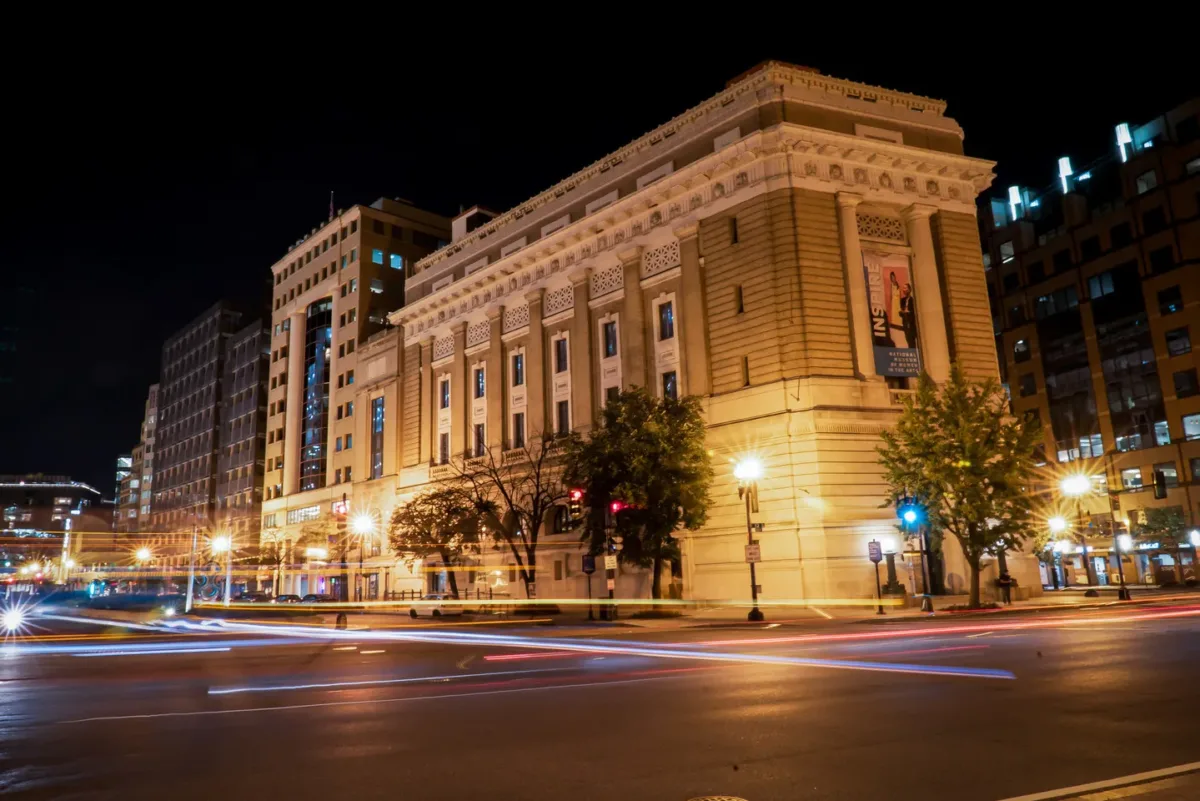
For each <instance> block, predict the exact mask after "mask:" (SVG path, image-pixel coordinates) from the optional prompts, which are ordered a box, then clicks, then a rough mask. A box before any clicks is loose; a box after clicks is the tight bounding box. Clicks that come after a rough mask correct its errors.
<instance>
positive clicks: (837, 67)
mask: <svg viewBox="0 0 1200 801" xmlns="http://www.w3.org/2000/svg"><path fill="white" fill-rule="evenodd" d="M430 33H431V40H432V41H437V37H434V36H432V31H431V32H430ZM593 33H595V34H599V33H600V31H593ZM613 33H614V35H618V36H619V37H620V38H621V39H622V41H623V42H624V45H623V46H622V47H619V48H617V49H615V50H612V51H606V52H605V53H600V52H599V51H588V50H587V49H584V50H581V51H579V53H580V56H579V57H573V58H566V57H565V54H557V53H553V52H550V51H546V50H544V49H542V50H534V49H525V48H522V47H520V46H513V47H511V48H505V49H503V50H501V49H497V48H495V47H486V48H472V47H459V48H456V49H454V50H453V51H450V50H447V51H446V54H445V55H441V56H439V55H436V54H435V55H429V54H423V55H422V56H420V57H419V58H418V57H414V58H412V59H411V60H408V61H406V60H405V59H404V58H402V57H400V56H397V55H395V54H394V53H393V52H391V51H392V50H394V51H395V52H401V51H403V50H404V48H403V47H394V48H391V49H389V53H388V56H387V58H386V60H379V61H376V62H337V63H334V64H328V63H323V62H324V59H322V58H320V57H317V58H315V60H313V59H310V58H307V57H305V56H304V55H303V54H302V53H301V50H302V48H299V47H297V48H289V47H278V49H276V50H275V51H273V52H272V53H271V55H272V59H271V60H272V61H273V62H274V63H275V64H277V66H275V67H272V68H267V69H263V68H261V67H254V66H250V65H242V64H237V63H234V61H233V57H232V56H230V54H229V52H227V51H224V50H222V49H221V48H219V47H217V48H215V49H213V50H208V51H206V52H205V53H204V54H178V55H176V54H173V53H170V52H156V53H140V52H139V53H136V54H134V53H125V54H124V55H120V56H117V57H113V56H112V53H111V52H106V53H105V54H104V57H102V58H94V59H81V61H80V62H79V63H78V64H75V65H74V66H75V67H76V70H75V72H74V74H73V75H72V77H71V79H70V82H69V83H55V82H54V81H55V80H56V79H54V78H52V77H50V75H49V74H48V73H47V74H45V75H42V74H41V73H38V72H36V71H34V72H30V71H28V70H26V71H24V72H22V73H21V75H22V78H21V80H20V81H17V80H10V81H8V83H9V84H10V87H9V88H11V89H12V90H13V92H14V93H15V94H13V95H10V97H9V101H8V103H7V104H6V105H7V109H8V111H9V112H10V115H9V124H8V125H6V126H5V127H6V138H8V142H7V144H6V145H5V148H6V154H7V157H6V159H5V162H6V164H5V167H4V179H3V184H4V189H3V192H0V203H2V204H3V218H2V219H3V224H2V227H0V233H2V236H0V301H2V303H0V314H2V315H3V317H0V325H7V326H12V325H16V326H17V327H18V328H19V330H18V332H17V343H16V344H17V348H18V350H17V353H16V354H15V358H13V354H11V353H6V352H0V380H4V379H5V378H7V379H9V380H10V383H4V384H0V473H24V472H35V471H41V472H47V473H50V472H54V473H66V474H70V475H72V476H74V477H75V478H77V479H80V480H84V481H87V482H89V483H91V484H93V485H94V486H96V487H97V488H99V489H100V490H101V491H103V492H104V493H105V494H111V492H112V490H113V484H114V475H113V473H114V470H113V462H114V459H115V458H116V456H117V454H118V453H120V452H127V451H128V450H129V449H130V448H131V447H132V446H133V445H134V444H135V442H136V439H137V436H138V426H139V423H140V421H141V416H142V404H143V401H144V399H145V394H146V388H147V386H148V385H149V384H151V383H152V382H154V381H156V380H157V377H158V369H159V352H160V351H159V349H160V347H161V343H162V341H163V339H164V338H166V337H167V336H169V335H170V334H171V333H172V332H173V331H174V330H176V329H177V328H179V327H180V326H182V325H183V324H185V323H186V322H187V321H188V320H189V319H191V318H192V317H193V316H195V315H196V314H198V313H199V312H200V311H202V310H203V309H205V308H206V307H208V306H209V305H211V304H212V303H213V302H215V301H216V300H217V299H219V298H221V297H222V296H225V297H229V298H231V299H233V300H235V301H237V302H240V303H242V304H246V305H251V304H254V303H255V302H256V301H259V300H261V301H262V303H263V304H264V305H265V303H266V300H265V298H266V294H267V281H268V279H269V268H270V265H271V264H272V263H273V262H274V261H275V260H276V259H277V258H279V257H280V256H281V255H282V254H283V253H284V252H285V250H286V248H287V245H288V244H289V243H290V242H292V241H294V240H295V239H296V238H298V237H299V236H301V235H302V234H304V233H305V232H307V231H308V230H309V228H311V227H312V226H313V225H314V224H318V223H320V222H321V221H323V219H324V217H325V214H326V212H327V209H328V204H329V192H330V190H333V191H335V192H336V198H337V200H336V203H337V205H338V206H339V207H346V206H349V205H351V204H352V203H356V202H361V203H369V202H371V201H372V200H374V199H375V198H376V197H378V196H380V195H388V196H401V197H405V198H408V199H411V200H413V201H414V202H416V203H417V204H418V205H421V206H425V207H427V208H429V209H431V210H434V211H439V212H442V213H447V214H450V213H454V212H456V211H457V209H458V207H459V204H466V205H471V204H474V203H483V204H485V205H488V206H490V207H492V208H496V209H507V208H509V207H510V206H512V205H514V204H516V203H519V202H520V201H522V200H524V199H526V198H528V197H530V196H532V195H534V194H536V193H537V192H539V191H541V190H542V189H545V188H547V187H549V186H550V185H551V184H553V183H554V182H556V181H558V180H560V179H562V178H564V177H566V176H567V175H569V174H570V173H572V172H573V171H575V170H577V169H579V168H581V167H583V166H585V165H587V164H588V163H590V162H591V161H593V160H595V159H596V158H598V157H600V156H602V155H604V154H605V153H608V152H610V151H612V150H614V149H616V148H617V147H619V146H621V145H623V144H625V143H626V142H628V141H629V140H631V139H633V138H635V137H636V136H638V135H640V134H642V133H644V132H646V131H648V130H650V129H651V128H654V127H655V126H657V125H659V124H661V123H663V122H665V121H667V120H668V119H669V118H671V117H672V116H674V115H675V114H677V113H679V112H681V111H683V110H684V109H686V108H688V107H689V106H691V105H693V104H695V103H697V102H699V101H701V100H703V99H704V98H706V97H708V96H709V95H711V94H714V93H715V92H717V91H718V90H720V89H721V87H722V86H723V85H724V83H725V81H726V80H728V79H729V78H731V77H733V76H735V75H737V74H739V73H741V72H743V71H744V70H746V69H748V68H750V67H751V66H753V65H754V64H755V63H757V62H759V61H761V60H764V59H766V58H777V59H780V60H785V61H792V62H794V63H800V64H805V65H808V66H812V67H815V68H817V69H819V70H821V71H822V72H825V73H826V74H830V75H835V76H838V77H845V78H850V79H855V80H861V81H864V82H867V83H873V84H876V85H881V86H886V87H890V88H894V89H900V90H904V91H910V92H916V93H919V94H925V95H931V96H933V97H938V98H943V99H945V100H946V101H948V103H949V109H948V112H947V113H948V114H950V115H951V116H953V117H954V118H956V119H957V120H958V121H959V123H960V124H961V125H962V126H963V128H964V129H965V130H966V134H967V138H966V149H967V152H968V153H969V154H970V155H973V156H979V157H982V158H988V159H993V160H996V161H998V162H1000V166H999V168H998V172H999V174H1000V178H999V180H998V181H997V184H996V185H997V186H1006V185H1007V184H1008V183H1010V182H1014V181H1019V182H1021V183H1028V184H1031V185H1034V186H1042V185H1046V184H1048V183H1050V182H1051V181H1052V180H1053V178H1054V174H1055V173H1054V164H1055V160H1056V159H1057V157H1058V156H1060V155H1065V154H1070V155H1072V156H1074V157H1075V158H1076V163H1077V164H1078V163H1081V160H1083V161H1086V160H1087V157H1088V156H1090V155H1095V154H1098V153H1099V152H1100V151H1101V150H1102V149H1103V148H1105V147H1107V146H1108V143H1109V141H1110V138H1111V135H1112V126H1113V125H1114V124H1115V123H1117V122H1121V121H1129V122H1135V123H1136V122H1139V121H1144V120H1146V119H1148V118H1150V117H1153V116H1155V115H1156V114H1158V113H1160V112H1162V111H1165V110H1166V109H1167V108H1169V107H1171V106H1173V105H1175V104H1177V103H1179V102H1181V101H1183V100H1185V99H1187V97H1189V96H1190V95H1192V94H1195V93H1196V92H1197V88H1198V87H1197V84H1198V83H1200V82H1197V81H1196V70H1195V67H1194V64H1193V65H1189V64H1188V63H1187V61H1186V60H1185V57H1184V56H1183V55H1181V56H1180V57H1179V60H1178V61H1177V62H1172V61H1171V58H1172V57H1170V56H1162V55H1158V56H1156V58H1155V59H1154V60H1150V61H1142V62H1141V63H1140V65H1139V66H1134V65H1132V64H1130V63H1128V62H1123V61H1121V60H1119V59H1100V58H1099V57H1098V56H1095V55H1093V56H1091V57H1088V56H1080V55H1079V54H1078V53H1068V54H1067V55H1065V56H1064V57H1063V58H1062V59H1061V61H1060V62H1059V63H1055V61H1054V58H1055V57H1054V56H1052V55H1049V56H1048V55H1046V54H1044V53H1042V54H1039V55H1038V56H1036V59H1037V67H1036V69H1029V68H1020V67H1017V66H1014V65H1013V61H1014V59H1015V58H1017V57H1016V56H1009V57H1005V58H1000V57H999V56H997V55H996V53H997V52H998V51H997V49H996V48H995V47H988V46H987V45H986V43H982V42H976V41H975V40H974V39H969V40H959V41H953V42H952V41H943V42H942V43H940V44H936V45H933V44H931V43H927V45H922V46H916V45H915V44H914V46H913V47H912V48H910V49H911V50H914V51H919V52H920V53H922V54H924V55H917V56H910V55H908V54H907V53H905V54H904V55H903V56H902V57H898V56H897V55H891V56H889V57H888V58H886V59H883V58H881V59H877V60H874V61H871V60H866V59H864V58H863V57H862V56H861V55H860V54H861V52H862V48H860V47H847V46H845V44H844V43H840V44H839V45H838V46H836V47H832V46H825V47H821V46H817V47H814V46H813V45H811V44H810V43H808V41H807V40H808V39H810V38H817V39H820V38H822V37H810V36H804V37H796V36H788V37H786V38H782V37H781V38H780V43H778V44H770V43H764V44H763V45H762V46H761V47H746V48H743V49H741V50H738V49H736V48H734V49H731V48H730V46H729V44H728V42H727V41H725V38H724V37H721V39H722V41H721V43H720V44H719V45H717V44H716V43H715V42H713V41H712V40H711V39H705V40H697V39H694V38H690V37H680V40H679V42H678V44H679V45H680V46H682V45H684V44H686V45H687V47H684V48H682V49H681V50H679V51H678V52H676V55H675V56H673V57H671V58H669V59H666V58H665V57H664V56H662V55H652V54H650V53H642V54H640V55H639V54H638V49H639V48H635V47H633V46H632V45H633V44H635V43H636V41H638V40H637V39H636V37H635V38H634V39H630V38H629V34H628V32H627V33H618V32H616V31H614V32H613ZM712 33H713V32H712V31H709V35H710V36H711V35H712ZM897 35H899V34H897ZM408 38H411V37H408ZM452 38H453V37H452ZM585 38H587V39H588V40H589V41H592V36H591V34H589V35H588V36H587V37H585ZM833 38H838V39H840V38H841V37H826V40H827V41H831V40H832V39H833ZM920 38H921V37H920V36H919V35H918V36H917V39H920ZM935 38H937V37H935ZM319 39H320V37H318V40H319ZM406 40H407V38H406ZM454 41H455V42H457V39H454ZM704 41H708V42H709V45H708V46H705V45H704ZM580 44H583V43H582V42H581V43H580ZM660 44H665V43H660ZM1043 44H1045V43H1044V42H1043ZM589 52H590V55H588V56H587V57H583V54H587V53H589ZM470 53H479V54H480V56H479V57H472V56H471V55H470ZM505 53H511V54H512V57H511V58H506V57H505ZM972 53H979V54H980V61H979V62H978V63H976V64H973V65H969V66H965V65H963V64H961V63H956V59H961V58H965V57H969V56H970V55H971V54H972ZM685 54H686V55H685ZM984 54H988V55H984ZM310 55H312V56H317V55H318V54H310ZM564 59H565V60H564ZM318 62H322V63H318ZM306 63H308V64H310V66H307V67H306V66H304V64H306ZM31 76H32V77H31ZM11 77H12V76H11V75H10V78H11ZM18 120H19V121H18ZM14 135H15V141H13V139H12V137H13V136H14Z"/></svg>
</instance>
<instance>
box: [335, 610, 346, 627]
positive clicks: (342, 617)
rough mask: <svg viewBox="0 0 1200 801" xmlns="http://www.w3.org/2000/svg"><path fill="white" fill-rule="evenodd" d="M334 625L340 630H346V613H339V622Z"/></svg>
mask: <svg viewBox="0 0 1200 801" xmlns="http://www.w3.org/2000/svg"><path fill="white" fill-rule="evenodd" d="M334 625H335V626H336V627H337V628H339V629H344V628H346V613H345V612H338V615H337V622H336V623H335V624H334Z"/></svg>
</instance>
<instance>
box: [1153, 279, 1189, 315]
mask: <svg viewBox="0 0 1200 801" xmlns="http://www.w3.org/2000/svg"><path fill="white" fill-rule="evenodd" d="M1178 311H1183V294H1182V293H1181V292H1180V291H1179V285H1178V284H1176V285H1175V286H1169V287H1167V288H1166V289H1163V290H1160V291H1159V293H1158V313H1159V314H1161V315H1163V316H1164V317H1165V316H1166V315H1168V314H1174V313H1175V312H1178Z"/></svg>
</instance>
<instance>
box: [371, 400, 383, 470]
mask: <svg viewBox="0 0 1200 801" xmlns="http://www.w3.org/2000/svg"><path fill="white" fill-rule="evenodd" d="M382 475H383V398H374V399H372V401H371V478H379V477H381V476H382Z"/></svg>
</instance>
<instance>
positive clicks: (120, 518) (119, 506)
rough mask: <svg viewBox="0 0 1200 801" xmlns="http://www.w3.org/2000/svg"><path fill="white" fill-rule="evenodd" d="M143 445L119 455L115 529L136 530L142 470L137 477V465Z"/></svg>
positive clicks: (114, 518)
mask: <svg viewBox="0 0 1200 801" xmlns="http://www.w3.org/2000/svg"><path fill="white" fill-rule="evenodd" d="M141 456H142V454H141V447H140V446H138V447H134V449H133V451H132V452H131V453H129V454H122V455H121V456H118V457H117V492H116V496H115V497H116V513H115V516H114V517H113V531H136V530H137V510H138V486H139V485H140V484H141V474H140V472H139V473H138V474H137V477H135V470H136V468H137V465H135V461H137V462H140V461H141Z"/></svg>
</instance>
